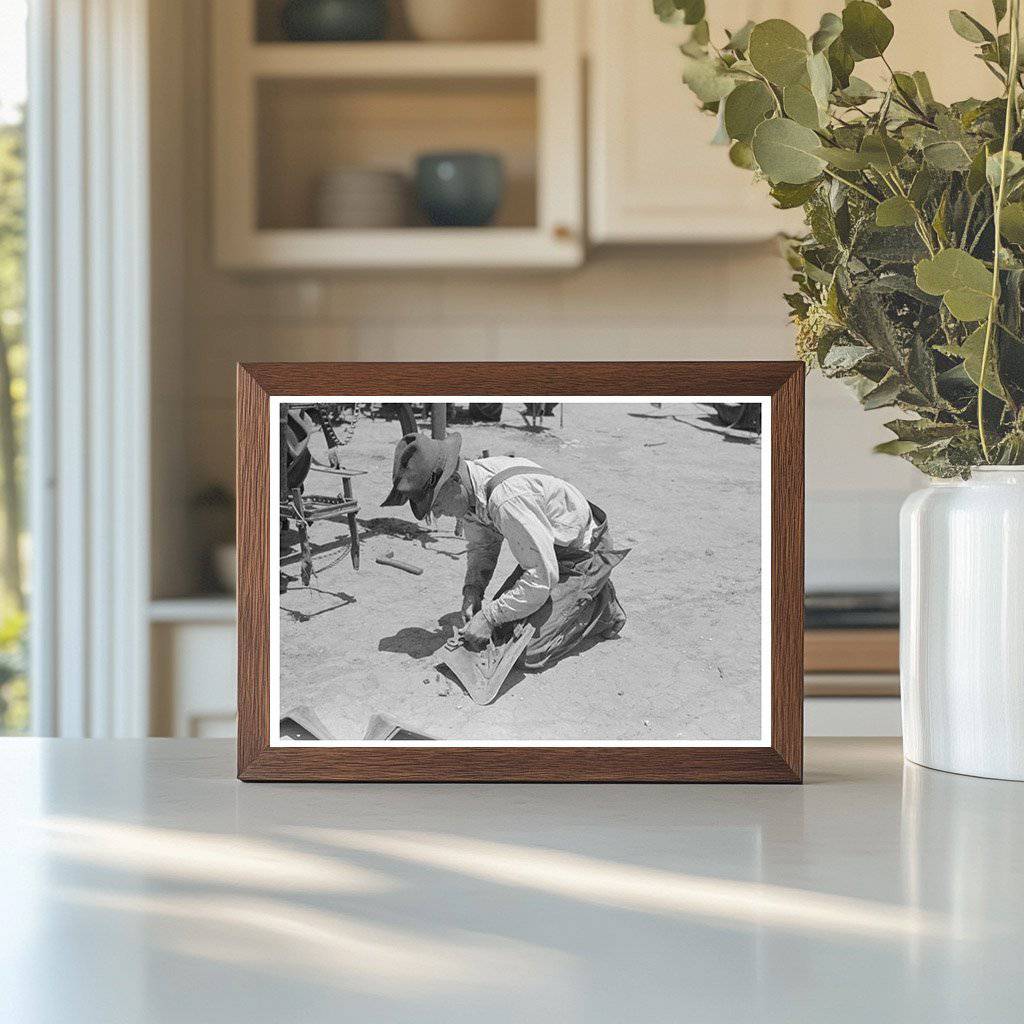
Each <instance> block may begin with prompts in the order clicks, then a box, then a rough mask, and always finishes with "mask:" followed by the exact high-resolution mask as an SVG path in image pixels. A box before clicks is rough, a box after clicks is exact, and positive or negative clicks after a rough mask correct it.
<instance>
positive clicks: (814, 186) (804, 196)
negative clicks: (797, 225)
mask: <svg viewBox="0 0 1024 1024" xmlns="http://www.w3.org/2000/svg"><path fill="white" fill-rule="evenodd" d="M817 190H818V182H817V181H816V180H815V181H810V182H804V183H802V184H800V185H793V184H791V183H790V182H786V181H780V182H779V183H778V184H776V185H773V186H772V189H771V197H772V199H773V200H774V202H775V205H776V207H777V208H778V209H780V210H793V209H795V208H796V207H798V206H803V205H804V203H806V202H807V200H808V199H810V198H811V196H813V195H814V193H815V192H816V191H817Z"/></svg>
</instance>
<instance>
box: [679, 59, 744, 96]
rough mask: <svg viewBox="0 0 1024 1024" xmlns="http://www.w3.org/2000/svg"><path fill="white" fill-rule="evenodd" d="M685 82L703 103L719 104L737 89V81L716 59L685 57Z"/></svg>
mask: <svg viewBox="0 0 1024 1024" xmlns="http://www.w3.org/2000/svg"><path fill="white" fill-rule="evenodd" d="M683 81H684V82H685V83H686V84H687V85H688V86H689V87H690V91H691V92H692V93H693V94H694V96H696V97H697V99H699V100H700V101H701V103H717V102H718V101H719V100H723V99H725V97H726V96H728V95H729V93H731V92H732V91H733V89H734V88H735V87H736V79H735V78H733V77H732V76H731V75H730V74H729V73H728V71H727V70H726V69H725V68H724V67H723V66H722V64H721V62H720V61H718V60H717V59H714V58H710V57H708V58H700V57H686V56H684V57H683Z"/></svg>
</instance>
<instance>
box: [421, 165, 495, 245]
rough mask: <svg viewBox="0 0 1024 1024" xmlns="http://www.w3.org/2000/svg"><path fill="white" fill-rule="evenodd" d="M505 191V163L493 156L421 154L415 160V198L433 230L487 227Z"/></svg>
mask: <svg viewBox="0 0 1024 1024" xmlns="http://www.w3.org/2000/svg"><path fill="white" fill-rule="evenodd" d="M504 191H505V169H504V164H503V163H502V159H501V157H500V156H498V155H497V154H495V153H474V152H448V153H424V154H423V155H422V156H420V157H419V159H418V160H417V161H416V198H417V199H418V200H419V204H420V207H421V208H422V210H423V212H424V213H425V214H426V215H427V219H428V220H429V221H430V223H431V224H433V225H434V226H435V227H461V228H475V227H483V226H484V225H486V224H490V222H491V221H492V220H493V219H494V215H495V214H496V213H497V212H498V207H499V206H500V205H501V199H502V196H503V194H504Z"/></svg>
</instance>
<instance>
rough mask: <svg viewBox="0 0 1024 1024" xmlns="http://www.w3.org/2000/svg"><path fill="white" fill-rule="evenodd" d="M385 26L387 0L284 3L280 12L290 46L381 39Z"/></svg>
mask: <svg viewBox="0 0 1024 1024" xmlns="http://www.w3.org/2000/svg"><path fill="white" fill-rule="evenodd" d="M387 26H388V7H387V0H287V3H286V4H285V5H284V7H283V8H282V10H281V28H282V29H283V30H284V35H285V38H286V39H290V40H292V41H293V42H302V43H340V42H366V41H369V40H372V39H380V38H382V37H383V35H384V32H385V31H386V29H387Z"/></svg>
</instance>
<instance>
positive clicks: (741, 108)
mask: <svg viewBox="0 0 1024 1024" xmlns="http://www.w3.org/2000/svg"><path fill="white" fill-rule="evenodd" d="M724 106H725V129H726V131H727V132H728V133H729V137H730V138H732V139H736V140H737V141H738V142H747V143H749V142H750V140H751V139H752V138H753V137H754V129H755V128H756V127H757V126H758V125H759V124H760V123H761V122H762V121H763V120H764V119H765V118H766V117H768V116H769V115H770V114H771V113H772V111H773V110H774V109H775V98H774V97H773V96H772V93H771V90H770V89H769V88H768V86H766V85H765V84H764V82H742V83H741V84H740V85H738V86H736V88H735V89H734V90H733V91H732V92H731V93H729V95H728V96H727V97H726V100H725V104H724Z"/></svg>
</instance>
